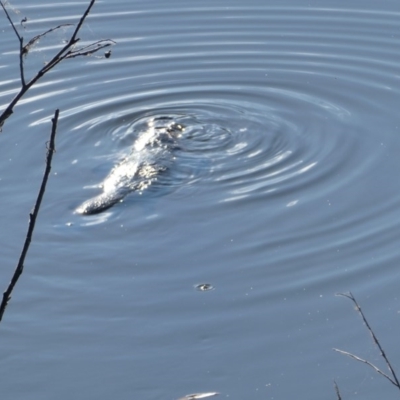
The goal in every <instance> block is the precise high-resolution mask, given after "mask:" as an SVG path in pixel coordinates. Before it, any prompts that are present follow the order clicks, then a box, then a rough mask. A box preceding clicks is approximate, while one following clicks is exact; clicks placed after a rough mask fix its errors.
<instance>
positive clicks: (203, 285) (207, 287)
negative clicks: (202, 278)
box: [195, 283, 214, 292]
mask: <svg viewBox="0 0 400 400" xmlns="http://www.w3.org/2000/svg"><path fill="white" fill-rule="evenodd" d="M195 288H196V289H197V290H199V291H200V292H206V291H207V290H214V286H213V285H211V283H199V284H198V285H196V286H195Z"/></svg>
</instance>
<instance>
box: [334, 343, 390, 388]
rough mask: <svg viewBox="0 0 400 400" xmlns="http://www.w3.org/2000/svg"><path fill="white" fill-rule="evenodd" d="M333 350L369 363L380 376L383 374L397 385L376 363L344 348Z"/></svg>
mask: <svg viewBox="0 0 400 400" xmlns="http://www.w3.org/2000/svg"><path fill="white" fill-rule="evenodd" d="M333 350H335V351H337V352H338V353H341V354H344V355H346V356H349V357H350V358H353V359H354V360H357V361H360V362H362V363H364V364H367V365H369V366H370V367H371V368H373V369H374V370H375V371H376V372H377V373H378V374H381V375H382V376H384V377H385V378H386V379H388V380H389V381H390V382H391V383H393V385H395V386H398V385H397V383H396V382H395V381H394V380H393V379H392V378H391V377H390V376H389V375H387V374H385V373H384V372H383V371H382V370H381V369H379V368H378V367H377V366H376V365H374V364H372V363H371V362H369V361H368V360H364V359H363V358H361V357H358V356H356V355H355V354H352V353H349V352H347V351H344V350H340V349H335V348H334V349H333Z"/></svg>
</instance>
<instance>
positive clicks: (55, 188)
mask: <svg viewBox="0 0 400 400" xmlns="http://www.w3.org/2000/svg"><path fill="white" fill-rule="evenodd" d="M7 3H9V2H7ZM12 3H13V2H12ZM56 3H57V2H54V1H53V2H50V1H47V0H45V1H44V2H42V3H35V4H33V3H32V4H29V5H28V6H21V7H20V9H18V10H17V11H18V14H17V11H15V12H14V11H13V10H11V12H12V17H13V18H15V19H16V21H18V24H17V25H18V26H17V29H18V30H19V31H20V33H21V35H23V36H24V38H26V39H29V38H30V37H34V36H35V35H39V34H40V33H42V32H44V31H46V30H47V29H49V28H51V27H53V26H56V25H59V24H64V23H71V22H76V21H78V20H79V15H80V12H81V8H82V10H83V9H84V5H83V3H87V2H86V1H83V2H58V3H57V4H56ZM80 7H81V8H80ZM10 9H11V7H10ZM16 15H18V16H16ZM25 16H27V20H26V22H24V23H23V24H21V23H20V20H21V18H22V17H25ZM20 17H21V18H20ZM399 22H400V2H399V1H382V2H372V1H368V0H366V1H358V0H355V1H352V2H349V1H344V0H335V1H333V0H326V1H319V2H315V1H314V2H310V1H306V2H301V1H297V0H285V1H276V0H271V1H268V2H267V1H261V0H247V1H244V0H229V1H226V0H204V1H202V2H195V1H182V0H172V1H170V2H168V3H167V2H165V1H161V0H151V1H133V2H132V1H128V0H115V1H103V2H96V5H95V7H94V9H93V12H92V13H91V14H90V16H89V18H88V20H87V23H85V25H84V29H83V30H82V32H81V34H80V35H79V37H80V40H81V42H80V43H84V44H86V43H89V42H91V41H96V40H99V39H101V38H110V39H112V40H114V41H115V42H116V43H117V45H116V46H114V47H113V48H112V54H111V57H110V58H108V59H106V58H101V57H97V56H99V55H97V56H94V57H86V58H84V59H72V60H66V62H65V63H61V64H59V65H58V66H57V69H55V70H54V71H52V72H51V73H50V74H47V75H46V76H45V77H44V78H43V79H42V80H41V81H40V82H39V83H38V84H37V85H35V86H34V87H33V88H32V90H30V92H29V95H28V96H26V97H24V98H23V100H22V101H21V103H20V104H19V106H18V107H17V108H16V109H15V114H14V115H13V116H12V117H11V118H10V119H9V120H8V121H7V123H6V124H5V127H4V129H3V130H4V135H3V134H2V136H1V140H2V146H1V147H0V150H1V151H3V153H2V157H0V172H1V175H0V191H1V196H0V202H2V204H1V207H0V209H2V210H5V212H4V213H3V219H4V221H3V226H7V227H12V226H14V224H15V220H14V219H13V218H12V217H10V216H8V211H9V210H12V211H13V212H15V209H16V208H17V207H10V204H12V205H14V203H15V199H17V200H18V205H21V204H23V205H24V206H26V204H28V200H29V207H30V206H31V199H30V198H29V199H28V196H27V193H34V192H35V191H36V186H35V187H33V183H32V184H31V181H32V182H33V179H31V178H32V176H33V175H31V173H32V174H35V176H41V175H42V164H41V163H40V164H38V161H37V158H35V155H37V154H38V152H37V151H36V150H37V149H39V144H40V146H42V143H44V142H45V141H46V140H47V132H48V130H49V127H48V126H49V124H48V121H49V119H50V116H51V115H52V113H53V109H54V108H56V107H57V108H58V107H59V108H60V109H61V114H60V121H59V126H58V133H57V154H56V155H55V157H54V165H53V169H52V173H53V172H54V175H52V177H51V180H50V181H49V182H50V185H52V186H51V189H49V190H48V191H47V192H46V198H45V200H46V201H45V202H44V203H43V206H42V211H41V212H42V214H41V222H42V221H43V223H42V224H41V225H40V226H38V228H37V229H38V230H37V232H36V233H37V236H35V240H37V248H36V250H34V251H36V253H32V254H34V255H33V257H32V264H34V261H35V260H36V264H35V266H34V268H30V269H29V272H28V274H30V275H29V279H28V280H27V281H26V284H27V285H31V286H30V287H31V288H32V289H29V290H28V292H27V293H28V296H27V297H25V299H23V301H25V303H26V304H29V305H31V304H33V303H35V301H36V299H37V298H39V299H43V300H45V298H46V299H47V298H48V297H49V295H47V294H50V295H54V296H52V298H54V299H61V300H63V299H65V301H63V302H62V305H60V303H59V302H58V300H57V301H55V302H54V304H53V303H52V304H53V305H54V308H51V309H49V308H48V307H47V306H45V305H46V304H47V303H46V302H43V303H36V304H35V307H34V309H35V314H34V318H35V320H34V322H33V323H32V325H31V326H32V327H33V329H22V330H21V329H18V332H21V334H22V335H24V334H25V333H26V332H29V334H30V335H37V336H36V337H33V338H32V339H34V340H37V342H36V341H32V340H28V341H25V342H26V343H28V344H31V343H35V344H37V345H38V346H37V347H36V345H35V347H34V348H33V350H32V346H30V347H29V346H28V347H27V348H25V349H23V348H21V346H20V345H21V343H22V342H21V341H18V340H19V338H18V335H11V336H10V335H9V338H8V340H9V341H11V342H12V343H14V342H13V341H14V340H17V342H15V344H14V345H13V346H8V345H7V346H6V347H5V348H11V349H14V350H15V351H16V353H15V354H13V355H12V357H11V358H10V357H9V361H10V363H9V364H10V368H8V369H7V371H6V379H4V382H5V385H6V387H5V388H4V391H5V392H7V393H10V397H12V394H14V392H15V394H16V395H15V396H14V398H16V397H18V396H21V393H20V392H18V391H19V390H20V388H21V385H20V384H19V381H18V379H19V377H20V376H25V377H28V378H29V379H30V380H31V381H29V382H27V383H26V385H28V386H26V385H25V386H26V387H27V388H31V387H32V388H33V389H35V388H39V389H38V391H39V392H38V393H34V394H32V396H34V395H36V397H37V398H43V396H44V395H45V396H46V395H47V397H48V398H56V397H57V393H58V392H59V387H60V385H61V387H62V385H63V384H64V383H62V382H61V383H60V379H61V378H60V377H65V376H67V377H68V379H69V378H70V377H69V375H68V373H69V372H70V371H75V372H76V376H77V377H78V378H77V379H75V380H74V382H76V388H75V389H76V391H77V392H79V393H81V394H82V397H83V396H85V397H87V398H93V397H94V396H95V395H96V393H97V392H96V393H95V392H93V390H95V389H97V390H98V393H97V394H98V395H99V396H101V395H103V396H108V395H109V397H110V396H112V395H115V394H116V393H117V395H118V396H119V397H121V398H130V397H132V393H134V395H136V396H137V397H143V398H177V397H178V396H177V395H175V394H176V393H175V391H176V390H177V387H176V382H184V383H185V384H187V385H191V384H194V386H196V385H197V386H196V389H194V390H193V392H196V391H199V392H202V391H203V390H204V391H205V392H207V391H211V390H212V391H214V390H218V392H221V393H224V396H225V395H226V396H230V397H231V398H238V399H240V398H249V397H250V398H263V399H264V398H288V399H289V398H295V397H296V396H298V394H299V393H302V394H303V393H304V395H303V398H306V397H307V396H308V398H310V391H312V393H311V397H312V396H314V397H315V398H323V397H324V395H326V390H327V389H326V387H327V386H326V382H327V378H329V379H331V378H333V376H332V375H333V374H334V373H338V371H342V369H341V367H342V365H343V364H340V367H337V366H336V365H334V363H335V362H336V361H332V358H328V357H329V356H327V355H326V353H327V352H326V350H327V348H331V347H334V344H333V343H336V341H337V340H340V339H342V340H343V342H345V343H346V346H347V344H349V345H350V341H351V340H352V339H351V337H352V335H349V334H348V332H349V330H350V328H348V327H349V325H348V320H347V319H346V318H347V316H344V315H339V314H340V311H339V312H338V313H337V314H336V313H335V312H332V310H336V309H338V308H337V307H338V306H337V305H336V303H333V302H334V300H333V299H332V297H333V296H331V295H332V294H333V293H334V292H337V291H344V290H347V289H351V290H353V288H354V289H355V290H357V291H358V292H359V293H363V294H365V295H366V296H364V297H365V298H367V297H369V296H370V298H371V299H372V298H374V299H375V300H374V301H375V303H374V304H373V307H374V308H373V309H372V312H373V313H375V316H374V317H375V318H382V317H381V315H383V314H384V313H382V310H389V309H391V310H393V307H396V303H395V301H397V299H398V286H399V282H398V279H396V278H397V276H398V259H399V252H398V239H397V238H398V237H399V235H400V221H399V211H398V209H399V204H400V182H399V181H398V179H397V172H398V171H399V170H400V157H399V154H400V135H399V132H400V121H399V112H398V105H399V104H400V69H399V65H400V46H399V41H400V33H399ZM0 33H1V34H2V42H1V46H0V47H1V49H0V51H1V52H2V53H1V58H0V71H1V77H0V88H1V93H0V101H1V104H0V107H1V108H3V109H4V107H5V106H6V104H7V103H8V101H9V100H10V97H12V96H13V95H15V93H16V92H17V90H18V88H17V86H18V82H19V71H18V70H19V68H18V42H16V38H15V35H14V32H13V31H12V29H11V28H9V27H8V25H7V21H6V20H4V21H3V25H2V29H1V32H0ZM68 33H69V32H68V30H67V29H66V31H63V30H61V29H60V30H57V32H53V34H52V35H48V37H46V38H42V40H41V41H40V42H39V43H37V45H36V46H34V48H32V50H31V51H30V52H29V54H28V55H27V56H26V58H25V59H24V63H25V64H24V65H26V66H27V69H28V71H27V77H28V76H32V74H33V71H34V70H35V68H41V67H42V66H43V65H44V64H45V63H47V62H48V61H49V60H50V59H51V56H52V54H54V52H55V51H56V50H57V49H59V48H60V47H61V46H62V45H63V44H64V41H65V40H66V39H67V38H68ZM17 118H19V119H17ZM13 121H15V125H12V124H13V123H14V122H13ZM160 121H163V122H165V121H172V122H174V123H178V124H181V125H182V126H184V130H183V132H182V135H181V137H179V140H177V143H176V146H174V147H173V148H172V149H171V152H172V162H171V163H170V164H168V168H165V171H164V170H163V171H161V169H160V170H157V169H155V170H156V171H157V172H158V171H160V175H159V177H157V180H154V183H152V184H151V185H149V186H148V187H147V188H146V190H143V194H142V195H141V196H139V195H138V192H130V194H129V195H127V196H126V198H125V200H124V201H125V203H124V204H115V205H114V207H113V208H111V209H110V211H106V213H105V214H103V213H101V214H99V216H98V218H97V219H96V217H93V219H91V218H92V217H85V216H81V215H75V214H73V212H74V210H75V209H76V207H77V206H78V205H79V204H81V203H83V202H84V201H85V200H87V199H88V198H92V197H95V196H96V195H97V194H98V193H99V191H100V190H101V189H100V188H99V185H101V183H102V182H103V181H104V178H105V177H106V176H107V175H108V174H109V172H110V171H112V169H113V168H114V167H115V166H116V165H118V163H119V162H120V161H121V160H123V159H124V158H125V157H127V156H128V155H129V154H131V149H132V146H134V143H135V140H137V138H138V137H140V135H141V134H142V133H143V132H144V131H146V129H148V128H149V126H151V124H154V123H158V122H160ZM17 123H18V126H17ZM45 123H46V125H45ZM25 128H28V129H25ZM8 129H10V131H11V134H10V131H7V130H8ZM6 135H7V136H6ZM11 135H13V136H11ZM39 139H40V140H39ZM42 139H43V140H42ZM6 144H7V145H8V146H6ZM42 147H43V146H42ZM42 147H40V150H41V151H42V150H43V148H42ZM34 150H35V151H34ZM38 151H39V150H38ZM40 154H42V153H40ZM40 162H42V158H41V159H40ZM155 162H157V160H156V161H155ZM30 169H32V171H31V170H30ZM4 171H5V173H4ZM28 172H29V173H28ZM7 176H8V178H7ZM49 188H50V186H49ZM27 207H28V206H26V207H25V209H27ZM21 212H22V211H21ZM24 215H26V214H24ZM14 218H16V217H14ZM18 220H20V215H18ZM67 222H68V224H67ZM95 224H101V226H96V227H93V226H90V225H95ZM13 233H14V232H13ZM4 235H8V229H7V232H6V231H5V233H4ZM4 235H3V236H4ZM10 236H11V235H10ZM14 236H15V237H13V238H12V242H13V243H19V239H20V237H21V233H20V232H17V231H15V234H14ZM14 239H15V240H14ZM17 239H18V240H17ZM7 240H10V241H11V239H10V238H7ZM7 246H8V244H4V243H3V248H4V249H7V248H8V247H7ZM40 246H43V247H42V248H40ZM13 250H14V249H13ZM40 250H42V252H40ZM10 254H11V251H10ZM43 255H45V257H44V256H43ZM10 257H11V256H10ZM6 258H7V257H6ZM44 261H46V262H52V265H54V268H48V265H47V264H46V263H45V262H44ZM4 263H5V265H6V264H9V265H12V264H13V263H14V261H13V260H11V259H6V260H4ZM43 276H44V277H45V279H42V278H40V279H38V277H43ZM7 279H8V278H7ZM60 282H61V283H60ZM199 282H212V287H211V286H210V284H207V283H203V284H200V285H198V284H199ZM196 284H197V285H198V286H199V287H197V288H198V289H200V290H203V289H204V290H205V289H210V288H211V289H212V288H213V287H214V286H215V288H217V290H211V291H209V292H208V294H207V295H205V296H201V295H200V296H199V295H196V293H195V292H194V293H193V287H195V285H196ZM34 285H36V286H34ZM200 286H201V287H200ZM203 286H204V287H203ZM32 294H33V295H32ZM38 294H39V295H38ZM43 294H45V296H44V297H43ZM382 294H384V295H385V296H386V298H387V299H389V298H390V301H391V302H392V304H390V306H387V304H385V300H382V299H383V297H384V296H381V295H382ZM328 297H329V300H327V298H328ZM200 298H201V300H199V299H200ZM388 301H389V300H388ZM39 302H40V300H39ZM371 303H372V302H371ZM371 303H370V304H371ZM57 307H58V308H57ZM397 308H398V307H397ZM26 310H29V312H31V310H32V308H31V307H28V308H26V307H16V310H15V312H17V313H18V312H19V313H21V315H22V317H20V315H18V316H17V319H16V321H24V318H26V320H27V321H31V320H32V318H33V317H32V315H30V314H28V312H27V311H26ZM43 310H46V311H43ZM143 310H145V312H143ZM36 313H37V314H36ZM332 315H334V317H332ZM334 319H335V320H336V321H338V322H337V323H336V325H335V322H333V320H334ZM380 322H382V321H380ZM42 323H43V324H42ZM52 323H54V325H52V328H51V329H53V330H54V332H53V333H54V335H51V337H54V338H62V339H63V340H64V339H65V344H66V345H67V344H68V346H65V347H64V346H62V347H60V346H59V344H57V343H53V344H52V345H51V346H50V347H49V343H47V342H45V343H41V342H40V341H41V340H43V337H44V336H43V332H42V331H41V330H40V331H39V330H37V329H40V328H42V327H43V326H45V325H46V324H52ZM343 326H345V327H346V329H343ZM378 326H379V324H378ZM381 326H383V324H381ZM385 326H387V325H385ZM65 327H67V331H68V332H69V333H71V334H70V335H65V329H64V328H65ZM71 327H72V328H71ZM51 329H50V330H48V331H49V332H51V331H52V330H51ZM387 331H388V332H389V331H390V329H388V330H387ZM10 332H13V330H11V331H10ZM6 336H7V333H6ZM10 337H11V339H10ZM46 337H47V336H46ZM93 337H95V338H96V340H93ZM392 339H393V343H394V345H393V346H392V348H393V349H394V350H393V351H396V349H397V347H396V343H397V336H396V337H394V338H392ZM354 342H355V340H354V341H353V343H354ZM136 344H139V345H138V346H136ZM356 344H358V343H356ZM338 347H340V346H338ZM49 348H50V349H53V350H57V351H52V352H51V354H52V357H54V358H51V357H50V358H49V357H47V355H48V351H49V350H48V349H49ZM350 348H351V346H350ZM35 349H37V350H35ZM64 349H76V352H68V350H64ZM14 350H13V351H14ZM32 351H33V353H32ZM35 351H37V353H35ZM58 351H60V353H57V352H58ZM63 351H64V352H63ZM129 351H132V353H129ZM18 352H21V354H20V356H19V355H18ZM133 353H134V354H133ZM10 354H11V353H10ZM96 354H99V355H101V360H103V361H104V362H98V359H97V358H96V357H93V355H96ZM266 354H267V355H268V357H266ZM32 355H33V356H32ZM77 355H78V358H79V357H80V358H81V359H82V360H85V362H84V363H77V362H76V360H77ZM21 360H22V361H24V363H23V365H22V364H21V363H20V361H21ZM93 360H94V361H93ZM193 360H195V362H193ZM238 360H239V362H237V361H238ZM25 361H26V362H25ZM29 363H30V364H29ZM7 365H8V364H7ZM27 365H30V368H28V369H25V368H27V367H26V366H27ZM321 365H325V366H327V368H328V367H329V368H331V366H332V365H334V366H333V367H332V368H336V367H337V369H335V371H336V372H332V374H330V375H329V376H327V374H328V373H327V369H326V368H321V367H320V366H321ZM38 366H39V367H38ZM54 366H58V367H57V368H66V369H57V368H54ZM243 366H245V368H244V367H243ZM345 367H346V366H344V367H343V368H345ZM21 368H22V370H21ZM102 368H104V369H102ZM16 370H18V371H22V375H21V374H18V379H17V378H15V376H17V375H16V374H15V373H14V372H13V371H16ZM8 371H11V373H8ZM43 371H45V372H46V373H43ZM87 371H92V373H89V374H88V373H87ZM110 371H111V372H110ZM343 371H344V369H343ZM7 373H8V375H7ZM340 373H341V374H342V372H340ZM110 374H111V376H112V379H107V378H108V377H109V376H110ZM346 374H348V376H349V378H348V380H347V384H348V385H349V386H348V387H346V388H344V390H345V391H347V393H357V394H358V395H359V396H360V398H365V399H367V398H368V399H369V398H388V397H390V394H388V395H383V396H382V392H381V391H380V389H381V388H379V391H377V393H373V391H371V392H368V393H365V392H367V391H368V389H366V388H369V385H370V383H371V382H372V381H373V380H372V379H367V380H366V379H365V376H360V375H358V376H354V375H352V374H353V371H350V372H343V376H347V375H346ZM361 374H363V372H361ZM82 376H84V377H85V379H79V378H80V377H82ZM99 377H105V379H104V382H106V384H107V385H106V386H107V387H106V388H105V389H107V390H106V391H104V392H102V390H103V387H102V386H101V385H99V384H98V382H99ZM132 377H134V378H133V380H132ZM293 377H296V379H295V382H294V383H293V384H292V378H293ZM311 381H312V382H313V386H312V389H310V387H311V386H310V382H311ZM49 382H56V383H59V384H58V385H53V386H51V385H48V383H49ZM205 382H206V383H207V384H209V385H210V386H209V387H208V388H203V387H202V385H204V384H205ZM270 382H271V383H270ZM288 382H291V383H290V384H287V383H288ZM351 382H353V383H354V382H355V385H357V388H356V389H354V388H350V385H351ZM360 382H361V383H362V384H361V385H360ZM366 382H367V383H366ZM214 384H215V385H216V386H218V387H214V386H213V385H214ZM371 384H372V383H371ZM224 385H225V387H224ZM220 386H221V387H220ZM43 388H45V389H46V390H50V391H52V392H51V393H50V392H49V393H42V391H43V390H44V389H43ZM85 390H86V392H85ZM124 390H125V391H126V392H125V393H124V392H123V391H124ZM182 390H184V392H183V393H190V391H189V387H187V388H186V387H185V389H183V388H182ZM186 390H188V391H186ZM263 390H266V391H265V392H264V391H263ZM328 390H329V389H328ZM362 390H364V393H362ZM17 392H18V393H17ZM11 393H12V394H11ZM210 393H211V392H210ZM318 393H320V395H318ZM361 393H362V394H361ZM99 396H97V397H99ZM252 396H253V397H252ZM368 396H370V397H368ZM114 397H115V396H114Z"/></svg>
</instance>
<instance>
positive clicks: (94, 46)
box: [65, 39, 115, 58]
mask: <svg viewBox="0 0 400 400" xmlns="http://www.w3.org/2000/svg"><path fill="white" fill-rule="evenodd" d="M113 44H115V42H114V41H113V40H111V39H103V40H99V41H97V42H95V43H91V44H89V45H88V46H84V47H81V48H79V49H78V50H74V51H71V52H69V54H68V55H67V56H66V57H65V58H74V57H79V56H90V55H92V54H94V53H96V52H98V51H99V50H101V49H104V48H105V47H108V46H112V45H113Z"/></svg>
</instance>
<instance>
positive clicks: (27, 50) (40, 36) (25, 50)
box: [23, 24, 73, 55]
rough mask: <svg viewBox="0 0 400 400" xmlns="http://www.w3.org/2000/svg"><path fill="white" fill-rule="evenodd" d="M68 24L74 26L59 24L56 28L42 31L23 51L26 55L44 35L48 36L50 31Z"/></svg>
mask: <svg viewBox="0 0 400 400" xmlns="http://www.w3.org/2000/svg"><path fill="white" fill-rule="evenodd" d="M66 26H73V24H61V25H58V26H55V27H54V28H51V29H48V30H47V31H46V32H43V33H41V34H40V35H36V36H35V37H33V38H32V39H31V40H30V41H29V42H28V43H27V44H26V45H25V46H24V48H23V53H24V54H25V55H26V54H27V53H28V52H29V50H30V48H31V47H32V46H33V45H34V44H35V43H36V42H37V41H38V40H40V39H41V38H42V37H44V36H46V35H47V34H48V33H51V32H54V31H55V30H57V29H60V28H65V27H66Z"/></svg>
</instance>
